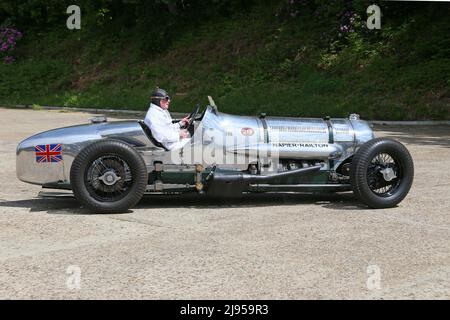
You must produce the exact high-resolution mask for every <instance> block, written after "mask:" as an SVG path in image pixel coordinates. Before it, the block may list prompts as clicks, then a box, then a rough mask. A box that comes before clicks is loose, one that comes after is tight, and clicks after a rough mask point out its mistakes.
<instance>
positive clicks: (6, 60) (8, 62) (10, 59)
mask: <svg viewBox="0 0 450 320" xmlns="http://www.w3.org/2000/svg"><path fill="white" fill-rule="evenodd" d="M14 61H16V59H14V57H13V56H6V57H5V58H4V59H3V62H5V63H6V64H10V63H13V62H14Z"/></svg>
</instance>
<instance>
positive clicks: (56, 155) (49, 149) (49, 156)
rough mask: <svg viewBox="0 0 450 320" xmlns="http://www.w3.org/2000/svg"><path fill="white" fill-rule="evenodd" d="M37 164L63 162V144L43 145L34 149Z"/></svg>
mask: <svg viewBox="0 0 450 320" xmlns="http://www.w3.org/2000/svg"><path fill="white" fill-rule="evenodd" d="M34 152H35V153H36V162H39V163H42V162H60V161H62V146H61V144H60V143H59V144H43V145H39V146H35V147H34Z"/></svg>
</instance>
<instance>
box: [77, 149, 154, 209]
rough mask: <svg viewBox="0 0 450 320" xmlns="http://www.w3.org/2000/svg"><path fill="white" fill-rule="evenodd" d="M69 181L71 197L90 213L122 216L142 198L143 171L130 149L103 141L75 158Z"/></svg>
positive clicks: (133, 150)
mask: <svg viewBox="0 0 450 320" xmlns="http://www.w3.org/2000/svg"><path fill="white" fill-rule="evenodd" d="M70 180H71V185H72V189H73V192H74V194H75V197H76V198H77V199H78V200H79V201H80V202H81V203H82V204H83V205H84V206H85V207H86V208H87V209H89V210H90V211H94V212H99V213H115V212H124V211H126V210H128V209H129V208H131V207H132V206H134V205H135V204H136V203H137V202H138V201H139V200H140V199H141V198H142V196H143V194H144V192H145V188H146V186H147V168H146V166H145V162H144V160H143V159H142V157H141V156H140V155H139V154H138V153H137V151H136V150H135V149H134V148H133V147H131V146H129V145H128V144H126V143H123V142H121V141H116V140H104V141H99V142H95V143H93V144H91V145H89V146H88V147H86V148H85V149H83V150H82V151H81V152H80V153H79V154H78V156H77V157H76V158H75V160H74V162H73V164H72V168H71V173H70Z"/></svg>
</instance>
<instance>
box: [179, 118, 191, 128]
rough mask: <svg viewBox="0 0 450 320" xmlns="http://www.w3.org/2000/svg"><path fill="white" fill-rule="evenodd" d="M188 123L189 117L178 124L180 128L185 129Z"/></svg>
mask: <svg viewBox="0 0 450 320" xmlns="http://www.w3.org/2000/svg"><path fill="white" fill-rule="evenodd" d="M188 123H189V116H187V117H184V118H183V119H181V120H180V124H181V126H182V127H185V126H186V125H187V124H188Z"/></svg>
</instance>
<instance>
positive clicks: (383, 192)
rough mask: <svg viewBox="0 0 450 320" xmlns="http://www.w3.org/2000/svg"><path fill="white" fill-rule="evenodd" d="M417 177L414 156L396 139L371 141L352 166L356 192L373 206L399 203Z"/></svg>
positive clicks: (384, 206)
mask: <svg viewBox="0 0 450 320" xmlns="http://www.w3.org/2000/svg"><path fill="white" fill-rule="evenodd" d="M413 179H414V165H413V161H412V158H411V155H410V154H409V152H408V150H407V149H406V148H405V146H404V145H402V144H401V143H400V142H397V141H395V140H392V139H386V138H379V139H373V140H370V141H368V142H366V143H365V144H363V145H362V146H361V147H360V148H359V150H358V151H357V152H356V154H355V156H354V157H353V160H352V165H351V169H350V180H351V184H352V189H353V192H354V193H355V195H356V196H357V197H358V198H359V199H360V200H361V201H362V202H364V203H366V204H367V205H368V206H369V207H371V208H390V207H394V206H396V205H397V204H398V203H399V202H400V201H402V200H403V199H404V198H405V197H406V195H407V194H408V192H409V190H410V188H411V185H412V182H413Z"/></svg>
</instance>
